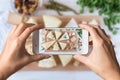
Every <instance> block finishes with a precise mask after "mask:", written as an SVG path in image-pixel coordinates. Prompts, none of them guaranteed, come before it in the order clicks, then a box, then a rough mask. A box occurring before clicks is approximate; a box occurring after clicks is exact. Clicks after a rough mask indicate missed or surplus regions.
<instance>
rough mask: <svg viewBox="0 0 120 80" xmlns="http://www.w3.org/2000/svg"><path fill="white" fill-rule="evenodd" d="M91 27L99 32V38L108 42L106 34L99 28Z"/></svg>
mask: <svg viewBox="0 0 120 80" xmlns="http://www.w3.org/2000/svg"><path fill="white" fill-rule="evenodd" d="M93 27H95V28H96V29H97V30H98V32H99V34H100V36H101V37H102V39H104V40H105V41H108V40H109V38H108V36H107V34H106V33H105V31H104V30H103V29H101V28H100V27H99V26H93Z"/></svg>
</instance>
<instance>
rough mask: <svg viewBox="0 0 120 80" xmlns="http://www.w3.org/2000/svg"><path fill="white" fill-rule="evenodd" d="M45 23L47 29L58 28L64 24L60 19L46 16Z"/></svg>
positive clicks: (44, 17)
mask: <svg viewBox="0 0 120 80" xmlns="http://www.w3.org/2000/svg"><path fill="white" fill-rule="evenodd" d="M43 21H44V24H45V27H46V28H58V27H60V26H61V24H62V21H61V20H60V19H58V18H56V17H54V16H49V15H44V16H43Z"/></svg>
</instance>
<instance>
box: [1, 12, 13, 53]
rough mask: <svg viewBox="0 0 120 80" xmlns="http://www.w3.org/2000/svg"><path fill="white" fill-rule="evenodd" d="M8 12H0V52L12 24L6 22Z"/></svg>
mask: <svg viewBox="0 0 120 80" xmlns="http://www.w3.org/2000/svg"><path fill="white" fill-rule="evenodd" d="M8 14H9V12H8V11H6V12H3V13H1V14H0V53H1V51H2V48H3V46H4V43H5V40H6V37H7V34H8V32H9V31H10V30H11V28H12V25H11V24H9V23H7V17H8Z"/></svg>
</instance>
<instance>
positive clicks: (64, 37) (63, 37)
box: [60, 32, 69, 41]
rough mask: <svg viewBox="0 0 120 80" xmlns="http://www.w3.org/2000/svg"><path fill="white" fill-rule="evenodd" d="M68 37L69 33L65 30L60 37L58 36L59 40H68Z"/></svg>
mask: <svg viewBox="0 0 120 80" xmlns="http://www.w3.org/2000/svg"><path fill="white" fill-rule="evenodd" d="M68 39H69V35H68V33H67V32H65V33H64V34H63V35H62V37H61V38H60V40H61V41H62V40H68Z"/></svg>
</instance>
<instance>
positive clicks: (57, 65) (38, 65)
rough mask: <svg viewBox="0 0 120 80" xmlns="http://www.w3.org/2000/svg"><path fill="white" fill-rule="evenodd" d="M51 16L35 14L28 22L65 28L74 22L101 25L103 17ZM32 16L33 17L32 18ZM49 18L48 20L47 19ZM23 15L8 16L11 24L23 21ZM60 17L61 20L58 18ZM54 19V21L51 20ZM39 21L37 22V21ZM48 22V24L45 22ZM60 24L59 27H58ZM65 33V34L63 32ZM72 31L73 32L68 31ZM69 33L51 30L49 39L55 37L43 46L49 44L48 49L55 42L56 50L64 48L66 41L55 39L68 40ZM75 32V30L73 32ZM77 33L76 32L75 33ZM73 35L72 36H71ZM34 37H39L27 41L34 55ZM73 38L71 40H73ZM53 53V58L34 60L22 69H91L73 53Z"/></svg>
mask: <svg viewBox="0 0 120 80" xmlns="http://www.w3.org/2000/svg"><path fill="white" fill-rule="evenodd" d="M15 16H18V18H17V19H18V20H16V19H15ZM50 17H51V16H50V15H49V16H48V15H47V17H46V16H44V17H43V16H41V15H40V16H33V17H30V18H28V20H27V21H28V22H27V23H31V22H33V23H34V24H41V25H43V26H47V27H48V28H51V27H57V28H64V27H70V25H73V24H74V22H76V23H77V24H80V23H82V24H90V25H92V24H93V25H100V24H101V21H100V20H101V19H100V17H99V16H89V15H88V16H80V15H79V16H53V17H54V18H50ZM31 18H32V19H31ZM46 18H47V20H45V19H46ZM21 19H22V18H21V16H20V15H17V14H14V13H10V14H9V16H8V22H9V23H11V24H20V21H21ZM30 19H31V20H30ZM57 19H59V20H60V21H59V20H57ZM50 20H51V21H54V23H52V22H50V23H49V21H50ZM36 21H37V22H36ZM45 23H48V24H45ZM58 26H59V27H58ZM35 33H36V34H37V33H38V32H37V31H36V32H33V34H32V35H34V34H35ZM63 33H64V34H63ZM68 33H71V32H68ZM68 33H66V32H64V31H63V32H62V34H61V32H59V31H56V30H55V31H49V32H48V33H47V35H46V37H47V38H49V39H53V40H52V41H48V42H47V43H45V44H44V45H43V46H45V45H48V44H49V46H48V47H45V48H46V49H48V48H49V47H50V45H52V44H53V43H54V46H53V47H52V49H54V50H58V49H61V50H64V49H65V47H66V42H64V41H63V42H55V41H54V39H59V40H66V39H67V38H69V37H68V36H67V35H68ZM72 33H73V32H72ZM75 34H76V33H75ZM64 35H65V36H66V38H64V37H62V36H64ZM71 37H72V36H71ZM34 38H38V37H37V36H34V37H32V36H30V37H29V38H28V39H27V41H26V49H27V51H28V52H29V53H30V54H31V55H34V54H35V53H34V51H33V50H34V47H33V45H34V44H32V42H34V40H33V39H34ZM74 39H76V37H75V36H74V37H73V38H72V40H74ZM72 40H71V41H72ZM35 42H38V40H37V39H36V40H35ZM50 55H51V58H49V59H45V60H41V61H38V62H33V63H31V64H29V65H28V66H26V67H24V68H23V69H22V70H70V71H71V70H89V69H88V68H87V67H86V66H85V65H83V64H82V63H80V62H78V61H76V60H75V59H73V57H72V56H73V55H67V54H64V55H63V54H59V55H58V54H55V55H52V54H50Z"/></svg>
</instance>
